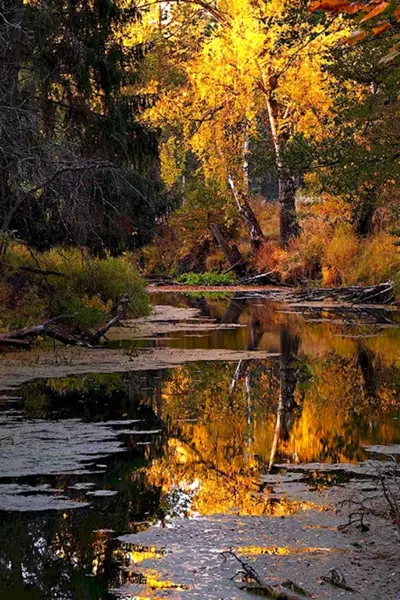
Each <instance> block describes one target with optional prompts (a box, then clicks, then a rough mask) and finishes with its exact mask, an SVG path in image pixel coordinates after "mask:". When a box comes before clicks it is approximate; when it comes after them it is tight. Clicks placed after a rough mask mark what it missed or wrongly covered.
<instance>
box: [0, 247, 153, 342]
mask: <svg viewBox="0 0 400 600" xmlns="http://www.w3.org/2000/svg"><path fill="white" fill-rule="evenodd" d="M27 268H28V270H27ZM29 269H31V270H29ZM34 269H36V270H38V269H41V270H42V271H44V272H47V274H43V275H42V274H41V273H40V271H36V272H35V271H34ZM53 271H54V272H55V274H49V272H53ZM57 273H58V274H57ZM0 296H1V300H2V310H1V314H0V326H1V327H2V328H3V329H7V328H9V329H11V328H15V327H23V326H26V325H33V324H35V323H38V322H40V321H43V320H45V319H48V318H52V317H57V316H59V315H67V316H68V317H70V319H67V320H66V324H67V323H70V325H69V327H70V326H73V327H74V328H75V330H77V331H87V330H90V329H92V328H98V327H99V326H101V325H102V324H104V323H106V322H107V321H108V320H109V319H110V318H111V317H112V315H113V314H114V313H115V311H116V310H117V309H118V306H119V303H120V301H121V299H122V298H124V297H126V298H127V299H128V303H127V304H126V307H125V310H126V316H127V317H137V316H141V315H144V314H147V313H148V312H149V302H148V296H147V294H146V291H145V284H144V280H143V279H142V278H141V277H140V275H139V273H138V271H137V269H136V267H135V265H134V263H133V262H132V260H130V257H129V256H125V257H124V256H121V257H118V258H115V257H107V258H104V259H100V258H97V257H94V256H92V255H91V254H90V253H89V252H88V251H87V250H81V249H77V248H53V249H52V250H49V251H48V252H42V253H38V254H36V255H33V254H31V253H30V252H29V250H28V249H27V248H26V246H24V245H23V244H16V243H15V244H12V245H11V246H10V248H9V249H8V251H7V255H6V257H5V260H4V264H3V271H2V276H1V278H0Z"/></svg>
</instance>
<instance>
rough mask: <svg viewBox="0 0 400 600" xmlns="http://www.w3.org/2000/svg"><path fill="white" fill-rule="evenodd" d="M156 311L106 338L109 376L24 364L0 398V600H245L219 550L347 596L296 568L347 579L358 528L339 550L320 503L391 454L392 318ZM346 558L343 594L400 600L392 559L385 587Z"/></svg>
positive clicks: (196, 300) (397, 434)
mask: <svg viewBox="0 0 400 600" xmlns="http://www.w3.org/2000/svg"><path fill="white" fill-rule="evenodd" d="M153 303H154V305H155V306H156V307H161V308H157V309H156V317H157V311H158V315H159V316H158V317H157V318H153V319H143V320H141V324H140V326H138V327H133V328H129V329H124V328H120V329H118V330H115V331H114V332H112V333H111V335H110V339H109V341H108V342H107V344H106V348H104V350H103V351H104V352H107V351H108V350H110V351H111V350H113V351H116V352H119V353H120V356H121V357H122V356H123V357H124V361H125V362H121V363H120V364H119V366H118V368H114V367H113V364H112V363H109V365H108V367H104V364H103V366H102V368H101V369H100V371H101V372H98V371H99V369H96V363H95V361H94V362H93V368H92V371H91V370H90V367H87V365H86V367H85V369H83V370H84V371H85V372H82V369H80V370H78V369H77V373H78V374H75V373H74V372H73V371H74V367H73V362H72V361H70V362H68V359H66V358H65V360H64V362H63V365H64V366H63V368H64V371H60V372H58V371H57V367H58V363H57V364H56V363H55V362H54V361H53V362H51V361H50V360H48V368H47V367H46V368H47V371H46V369H43V367H42V366H41V365H40V364H39V363H38V364H37V366H36V364H35V362H34V361H33V360H32V361H31V364H30V365H29V368H30V371H29V373H30V375H29V377H27V376H24V378H23V380H24V383H22V384H21V381H20V380H19V379H16V384H15V385H14V386H10V385H7V386H4V390H3V391H0V449H1V455H2V460H1V463H0V523H1V537H0V542H1V544H0V598H1V599H2V600H3V599H13V600H14V599H15V600H20V599H25V598H26V599H29V600H30V599H32V600H33V599H40V600H47V599H51V600H53V599H54V600H56V599H57V600H59V599H60V600H61V599H71V600H75V599H79V600H80V599H85V600H95V599H96V600H100V599H102V600H103V599H108V598H110V599H111V598H131V599H133V598H137V599H139V598H141V599H145V598H167V597H168V598H210V599H212V600H218V599H220V598H225V599H228V598H231V599H233V598H247V597H251V596H250V595H249V592H248V590H246V589H243V586H240V585H239V586H238V585H235V582H234V581H232V578H231V575H232V573H231V572H230V571H229V569H228V567H229V565H230V564H231V563H230V560H225V558H226V557H225V558H224V557H222V559H221V557H220V553H221V552H222V551H223V550H224V549H225V550H228V549H232V548H236V549H238V548H241V549H242V552H241V554H240V555H241V556H242V555H246V556H248V557H250V558H249V560H253V558H252V557H258V558H260V557H261V558H260V563H259V565H260V566H259V568H260V569H261V570H262V569H264V568H265V569H266V568H267V567H268V569H269V570H270V569H271V568H272V566H273V569H274V574H275V575H274V576H276V577H277V578H278V579H280V575H279V569H281V568H283V567H284V568H285V569H286V571H285V573H286V574H287V573H289V575H290V574H292V575H293V577H291V578H294V579H296V580H297V582H298V581H299V580H301V582H302V584H303V585H304V586H305V587H307V586H308V587H309V589H310V590H311V592H312V593H313V594H314V595H315V593H316V592H315V590H318V597H321V598H325V597H326V598H339V597H340V598H342V597H343V595H344V594H348V595H349V597H350V596H351V593H350V592H346V591H345V590H344V589H343V588H337V587H335V586H329V585H325V586H323V587H321V585H320V584H321V581H319V582H318V583H317V582H316V581H315V582H312V581H310V578H309V577H308V576H307V577H306V575H305V574H304V571H302V570H301V569H303V564H305V563H301V565H300V567H299V565H298V560H299V559H298V556H297V554H299V553H300V550H302V553H303V554H304V553H305V552H306V548H308V549H310V548H311V550H307V552H308V551H311V552H314V553H316V554H315V556H314V554H312V556H314V558H315V561H314V562H313V560H312V559H307V560H309V561H310V560H311V563H310V564H312V565H313V567H314V569H316V568H317V566H318V567H319V568H320V570H321V573H320V575H322V574H323V570H324V569H325V571H329V568H330V567H331V566H332V565H331V563H330V562H329V561H330V560H331V558H330V556H331V554H332V552H333V551H335V552H337V553H340V552H342V554H341V556H342V555H343V556H342V558H341V559H340V561H341V562H340V561H339V562H340V564H341V568H342V569H345V567H346V564H348V557H347V555H346V554H345V553H346V552H347V551H348V550H349V548H350V545H351V544H352V548H351V549H352V551H353V550H354V549H355V548H357V547H356V546H354V544H355V543H358V544H361V546H362V544H363V543H364V541H365V540H364V538H365V536H366V535H367V533H366V532H365V531H363V530H362V529H361V530H360V531H357V532H353V534H352V535H355V536H361V537H357V539H356V541H354V540H355V538H351V539H350V538H349V537H347V538H346V537H343V536H342V537H339V534H337V533H336V532H337V523H333V522H332V519H333V517H332V516H329V515H328V512H329V511H328V509H327V506H328V500H329V494H330V493H331V492H330V490H332V498H333V497H334V495H335V493H339V492H340V493H341V490H342V489H343V488H344V487H345V486H346V485H350V486H351V485H352V483H351V482H352V481H353V482H354V481H356V480H357V478H358V480H359V481H362V484H363V485H364V488H363V489H366V488H365V482H367V484H368V481H372V479H368V477H369V475H368V474H367V472H366V468H364V467H365V466H367V467H368V468H369V467H371V465H372V463H373V461H380V462H384V461H385V458H386V459H387V457H388V456H389V455H390V456H391V457H392V458H393V459H396V458H397V456H398V455H399V453H400V329H399V327H398V325H396V315H395V314H394V313H391V312H390V311H389V312H387V311H385V310H384V309H379V310H375V311H374V310H368V309H364V310H362V311H354V310H351V309H348V310H344V309H343V310H338V309H337V308H334V309H332V308H330V307H323V308H322V309H321V308H319V309H318V310H315V309H314V308H313V307H310V306H303V307H301V306H300V307H293V306H290V305H285V304H282V303H279V302H278V303H277V302H272V301H269V300H266V299H265V298H263V297H260V296H259V295H257V294H253V295H251V294H250V295H246V294H242V295H241V294H240V293H237V294H235V295H234V296H233V295H232V294H224V293H219V294H210V295H205V294H202V293H200V294H183V293H175V294H171V293H169V294H167V293H162V292H159V293H156V294H153ZM168 351H171V352H173V353H174V356H175V357H176V356H177V354H178V356H179V353H180V355H181V360H175V359H174V364H169V362H168V360H166V359H165V357H166V356H167V354H166V353H168ZM225 351H226V352H225ZM228 351H234V353H233V354H229V352H228ZM49 352H50V351H49ZM99 352H101V351H99ZM150 353H151V357H153V358H154V356H158V354H157V353H163V354H162V356H163V361H161V362H160V364H158V363H157V361H155V362H154V360H153V362H152V360H149V359H148V357H149V356H150ZM159 355H160V356H161V354H159ZM21 356H22V357H24V356H25V355H22V354H21ZM104 356H107V355H104ZM232 357H234V359H233V358H232ZM24 360H25V361H26V359H25V358H21V361H22V362H24ZM104 360H105V359H104ZM104 360H103V362H104ZM129 361H131V363H129ZM147 363H148V368H147V366H146V365H147ZM164 363H165V364H164ZM123 364H129V367H127V368H126V370H124V367H123ZM121 365H122V366H121ZM21 368H22V367H21ZM65 368H67V370H68V376H62V375H65ZM0 370H1V363H0ZM36 372H37V373H38V376H35V373H36ZM46 373H47V374H46ZM43 375H44V376H43ZM11 379H12V378H11V376H10V374H9V373H8V374H7V382H8V383H9V382H10V380H11ZM373 481H375V482H376V479H373ZM374 489H377V488H376V487H375V488H374ZM335 490H336V491H335ZM324 494H325V496H324ZM325 513H326V514H325ZM332 514H333V513H332ZM296 515H300V517H301V518H302V519H306V521H304V520H303V521H302V525H301V531H302V533H301V534H300V533H296V534H295V533H293V532H296V531H297V529H296V528H299V527H300V525H299V523H300V521H298V517H297V516H296ZM317 515H319V516H317ZM321 515H322V516H321ZM300 517H299V518H300ZM246 519H247V520H246ZM254 519H257V521H254ZM296 519H297V520H296ZM307 519H308V520H307ZM321 519H322V520H321ZM324 519H326V520H325V521H324ZM329 519H331V521H330V520H329ZM342 520H343V521H346V518H345V514H344V513H343V515H342ZM255 523H257V527H255V526H254V527H253V525H254V524H255ZM283 523H285V525H283ZM390 526H391V525H390ZM186 527H187V528H188V529H187V530H186V529H185V528H186ZM379 527H380V525H379V524H378V528H379ZM286 529H287V530H286ZM317 529H319V535H320V536H321V537H319V538H318V540H319V541H318V543H317V542H316V540H315V539H314V538H313V539H311V538H310V539H309V537H307V536H310V535H314V531H315V530H317ZM334 529H335V534H334V535H333V534H332V531H333V530H334ZM242 530H246V534H244V533H243V532H242ZM227 531H229V532H230V533H229V535H228V537H226V536H227V533H226V532H227ZM299 531H300V529H299ZM168 532H171V533H168ZM204 532H206V533H204ZM207 532H208V533H207ZM232 532H233V533H232ZM168 535H170V536H175V537H170V538H168V539H167V538H165V536H168ZM241 535H245V538H246V539H244V538H243V539H239V538H240V536H241ZM347 535H348V534H347ZM373 535H375V534H374V531H373V527H372V529H371V536H373ZM388 535H389V536H390V535H392V533H389V534H388ZM393 535H394V536H396V534H395V533H393ZM179 536H181V537H179ZM224 536H225V537H224ZM229 536H230V537H229ZM282 536H283V537H282ZM363 536H364V537H363ZM225 538H226V540H225ZM231 538H232V539H231ZM267 538H268V540H269V541H268V543H267V541H266V540H267ZM281 538H282V539H281ZM200 539H201V543H202V545H201V546H199V545H198V544H199V540H200ZM371 539H372V540H373V543H375V544H377V543H382V544H383V543H387V544H391V543H395V541H396V539H395V537H394V538H393V540H394V541H393V540H391V539H389V538H388V539H386V538H385V539H386V541H385V542H383V541H382V542H380V541H379V540H378V542H377V541H376V538H373V537H371V538H370V541H371ZM191 540H192V541H191ZM360 540H361V541H360ZM366 543H367V542H366ZM299 544H300V546H299ZM390 547H391V546H390ZM243 548H247V550H248V552H247V554H246V552H243ZM257 548H258V550H257ZM273 548H275V549H277V548H278V550H276V551H274V550H273ZM279 548H281V549H286V551H285V552H284V550H279ZM290 548H292V550H290ZM321 548H324V549H325V550H326V552H325V554H323V552H322V550H321ZM327 548H328V550H329V549H330V550H331V551H332V552H328V550H327ZM271 549H272V550H271ZM192 551H193V556H191V552H192ZM357 551H358V552H361V551H360V550H359V549H358V550H357ZM368 552H370V549H369V550H368ZM174 553H175V554H174ZM284 554H288V555H290V556H289V559H288V560H289V562H287V563H285V565H283V563H282V560H283V558H282V556H280V555H284ZM217 555H218V557H217ZM263 555H264V559H263V558H262V556H263ZM328 555H329V556H328ZM174 556H175V558H174ZM178 556H179V561H181V562H180V563H179V562H178V563H177V560H178V559H177V558H176V557H178ZM265 556H267V557H270V558H269V559H270V560H271V561H273V562H270V563H268V564H267V563H266V562H265V560H266V559H265ZM188 557H189V558H188ZM207 557H208V558H207ZM293 557H294V558H293ZM358 558H359V561H360V572H359V574H354V573H353V575H354V577H353V579H354V582H355V585H356V587H357V585H358V586H360V585H362V584H361V583H360V582H362V581H364V584H363V585H364V586H365V585H366V584H367V585H368V586H369V585H370V586H371V587H370V591H365V587H364V588H363V589H364V591H361V592H360V588H358V591H359V595H358V597H363V598H364V597H365V598H369V599H371V598H375V597H376V598H380V597H385V598H388V599H390V598H393V600H394V599H395V598H398V597H400V596H398V594H400V584H399V583H398V573H397V574H396V573H393V575H392V578H391V579H390V576H391V573H392V570H393V565H392V563H391V562H390V561H389V564H386V563H384V564H383V567H382V569H383V570H384V571H385V569H386V571H387V574H386V575H385V577H386V579H385V582H384V583H383V582H382V578H381V579H379V578H378V580H376V581H375V579H376V577H375V575H374V576H372V574H371V581H368V572H369V571H368V569H369V567H368V566H367V562H368V560H367V557H366V556H364V555H362V556H361V555H360V556H359V557H358ZM392 558H393V557H392ZM278 559H279V560H280V562H278ZM185 560H186V562H187V563H188V564H187V565H186V566H185V567H183V563H184V562H185ZM221 560H222V562H221ZM263 560H264V563H263V562H262V561H263ZM163 561H164V562H163ZM168 561H169V562H168ZM207 561H208V562H207ZM290 561H292V563H291V562H290ZM293 561H294V562H293ZM296 561H297V562H296ZM335 561H336V562H335ZM339 562H338V558H337V555H335V558H334V560H333V563H332V564H333V565H337V564H339ZM203 563H204V564H203ZM222 563H223V565H224V566H223V567H221V564H222ZM225 563H226V564H227V565H228V567H226V566H225ZM185 564H186V563H185ZM201 564H203V566H201ZM252 564H253V563H252ZM254 564H256V563H254ZM257 564H258V563H257ZM157 565H160V567H159V568H158V566H157ZM386 567H387V568H386ZM229 568H231V567H229ZM202 569H204V570H203V571H202ZM221 569H222V570H221ZM224 569H225V570H224ZM226 569H228V571H229V572H228V571H226ZM299 569H300V570H299ZM236 570H237V569H236ZM386 571H385V573H386ZM201 573H203V575H202V576H201ZM366 573H367V575H366ZM283 576H284V575H282V577H283ZM201 577H203V579H202V578H201ZM374 577H375V578H374ZM205 578H206V579H207V582H206V583H204V580H205ZM383 579H384V578H383ZM365 582H367V583H365ZM236 583H237V582H236ZM202 586H203V587H202ZM374 586H375V587H374ZM396 586H397V587H396ZM299 593H300V592H299ZM360 593H361V595H360ZM382 593H384V594H385V595H384V596H382ZM300 597H301V594H300Z"/></svg>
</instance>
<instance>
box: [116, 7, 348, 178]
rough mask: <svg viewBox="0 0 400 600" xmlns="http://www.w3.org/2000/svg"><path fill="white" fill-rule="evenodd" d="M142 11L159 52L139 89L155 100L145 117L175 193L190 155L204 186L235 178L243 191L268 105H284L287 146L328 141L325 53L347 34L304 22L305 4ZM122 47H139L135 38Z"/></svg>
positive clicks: (282, 129) (281, 128)
mask: <svg viewBox="0 0 400 600" xmlns="http://www.w3.org/2000/svg"><path fill="white" fill-rule="evenodd" d="M146 6H147V8H146V9H144V21H145V23H146V28H147V30H148V35H149V40H151V42H152V44H154V46H153V47H152V51H151V52H150V53H149V56H148V59H147V60H148V65H149V69H148V72H147V73H146V74H145V77H144V78H143V79H144V80H143V81H142V84H141V85H142V89H143V90H145V91H148V92H149V93H153V92H154V91H155V90H158V91H159V96H158V98H159V99H158V101H156V102H155V104H154V106H153V107H151V108H149V109H148V111H147V112H146V117H145V118H146V120H147V121H148V122H149V123H151V124H152V125H155V126H158V127H161V128H162V130H163V136H164V145H163V148H162V166H163V173H165V177H166V180H167V182H168V183H169V184H171V183H172V182H173V181H174V179H175V180H176V178H177V177H178V175H179V168H182V166H183V161H182V156H183V155H184V153H185V152H192V153H193V154H194V155H195V156H196V157H197V158H198V160H199V163H200V165H201V169H202V171H203V173H204V175H205V176H206V177H207V178H214V179H219V180H220V181H223V182H225V183H226V178H227V172H229V173H231V174H232V177H234V179H235V183H236V185H237V186H239V187H241V186H243V185H244V182H243V172H242V165H243V155H244V152H245V150H244V147H245V144H246V140H247V139H248V138H249V137H250V136H257V135H258V134H259V132H258V129H259V123H260V120H261V121H263V120H264V121H265V122H267V121H268V116H267V114H268V102H272V101H273V102H274V103H276V104H277V105H278V106H279V110H278V113H277V115H276V123H275V127H276V130H277V134H278V136H279V137H282V139H283V135H286V134H287V135H288V136H289V137H290V136H293V135H296V134H299V133H301V134H303V135H305V136H306V137H308V136H310V137H313V138H315V137H320V136H322V135H325V133H324V131H325V129H326V126H327V124H326V120H327V119H329V110H330V104H331V99H330V93H329V89H330V85H331V81H330V76H329V75H328V73H327V71H326V70H325V69H324V63H325V61H326V57H325V50H326V49H328V48H329V47H330V46H331V45H332V44H334V43H335V42H336V41H337V40H338V39H339V38H340V37H341V36H342V35H343V34H342V33H340V32H339V33H338V27H337V26H336V25H335V27H334V28H333V27H330V26H328V25H326V24H324V23H321V24H318V23H317V24H315V23H313V22H312V20H310V19H308V20H307V11H304V7H303V6H302V3H301V2H297V3H293V2H289V1H288V0H270V1H269V2H267V3H264V4H263V5H262V6H261V5H254V4H253V3H252V2H249V0H223V1H221V2H220V3H218V5H216V7H213V9H212V10H211V9H210V7H209V5H204V4H203V5H202V4H201V3H199V4H198V5H197V4H196V2H194V3H193V4H192V5H188V4H186V3H182V4H181V5H179V6H178V5H175V4H174V3H172V2H171V3H169V2H165V3H164V4H163V8H162V9H161V8H160V7H159V5H157V4H155V5H153V6H152V5H151V4H150V5H148V4H146ZM138 7H139V9H140V4H139V6H138ZM160 11H161V15H160ZM140 36H143V29H140ZM141 39H142V38H141V37H138V38H137V39H136V42H138V41H140V40H141ZM126 40H129V43H131V44H132V43H134V42H133V40H135V32H134V30H130V31H129V33H128V34H127V36H125V37H124V41H125V42H126ZM293 82H296V83H295V85H293ZM177 134H178V138H179V143H177V141H176V140H177ZM174 140H175V141H174Z"/></svg>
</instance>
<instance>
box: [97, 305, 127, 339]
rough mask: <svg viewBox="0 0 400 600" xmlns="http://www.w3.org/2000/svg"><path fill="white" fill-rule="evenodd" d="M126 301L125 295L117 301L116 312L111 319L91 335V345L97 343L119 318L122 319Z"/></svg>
mask: <svg viewBox="0 0 400 600" xmlns="http://www.w3.org/2000/svg"><path fill="white" fill-rule="evenodd" d="M128 303H129V298H128V297H127V296H124V297H123V298H122V299H121V301H120V303H119V307H118V312H117V314H116V315H115V316H114V317H113V318H112V319H110V320H109V321H108V323H106V324H105V325H104V327H102V328H101V329H99V330H98V331H96V333H95V334H94V335H92V336H91V338H90V343H91V344H92V345H97V344H98V343H99V342H100V340H101V338H102V337H105V335H106V333H107V331H108V330H109V329H111V327H114V326H115V325H118V323H119V322H120V321H121V319H123V318H124V316H125V312H126V308H127V304H128Z"/></svg>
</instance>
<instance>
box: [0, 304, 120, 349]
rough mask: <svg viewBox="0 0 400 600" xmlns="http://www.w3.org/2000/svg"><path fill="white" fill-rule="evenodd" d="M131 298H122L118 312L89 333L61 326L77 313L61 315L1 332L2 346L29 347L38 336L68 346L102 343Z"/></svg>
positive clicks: (0, 340)
mask: <svg viewBox="0 0 400 600" xmlns="http://www.w3.org/2000/svg"><path fill="white" fill-rule="evenodd" d="M128 302H129V299H128V298H126V297H124V298H122V300H121V302H120V304H119V306H118V310H117V312H116V314H115V315H114V316H113V317H112V318H111V319H110V320H109V321H108V322H107V323H106V324H105V325H104V326H103V327H101V328H100V329H98V330H97V331H95V332H94V333H93V332H92V333H88V334H80V335H78V334H75V335H73V334H70V333H69V332H68V331H66V330H65V328H61V327H60V326H59V324H60V322H61V321H65V320H68V319H70V320H71V319H74V317H75V315H61V316H59V317H55V318H54V319H49V320H48V321H45V322H44V323H39V324H38V325H35V326H33V327H26V328H24V329H19V330H17V331H8V332H7V333H2V334H0V346H14V347H25V348H29V347H30V346H32V345H33V344H34V343H35V341H36V340H37V338H38V337H48V338H50V339H53V340H55V341H57V342H61V343H62V344H65V345H68V346H87V347H92V346H95V345H97V344H99V343H100V340H101V338H102V337H105V336H106V333H107V332H108V330H109V329H111V327H114V326H115V325H117V324H118V323H119V322H120V321H121V320H122V319H123V317H124V315H125V310H126V305H127V303H128Z"/></svg>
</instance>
